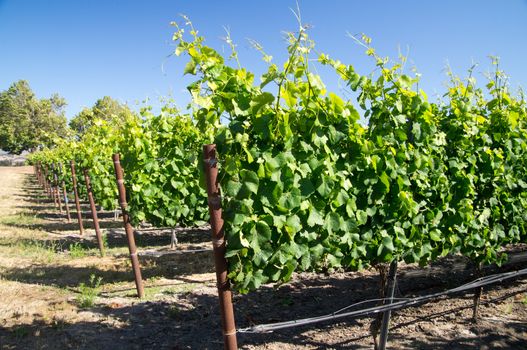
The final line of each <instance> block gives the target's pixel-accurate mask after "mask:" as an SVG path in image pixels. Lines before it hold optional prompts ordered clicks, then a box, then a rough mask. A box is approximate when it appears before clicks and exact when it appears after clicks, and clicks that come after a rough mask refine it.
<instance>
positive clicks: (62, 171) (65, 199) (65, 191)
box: [59, 163, 71, 222]
mask: <svg viewBox="0 0 527 350" xmlns="http://www.w3.org/2000/svg"><path fill="white" fill-rule="evenodd" d="M59 171H60V173H61V174H63V175H64V168H63V167H62V163H59ZM62 191H63V195H64V206H65V207H66V219H67V220H68V222H71V215H70V205H69V203H70V201H69V199H68V191H67V190H66V182H65V181H64V177H63V178H62Z"/></svg>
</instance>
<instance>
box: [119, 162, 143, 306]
mask: <svg viewBox="0 0 527 350" xmlns="http://www.w3.org/2000/svg"><path fill="white" fill-rule="evenodd" d="M112 158H113V165H114V169H115V179H116V181H117V189H118V190H119V204H120V205H121V212H122V215H123V223H124V230H125V232H126V238H127V240H128V251H129V252H130V260H131V261H132V270H133V271H134V278H135V287H136V289H137V296H138V297H139V298H143V297H144V296H145V291H144V288H143V277H142V276H141V266H140V265H139V258H138V257H137V247H136V246H135V238H134V230H133V229H132V224H131V223H130V216H129V215H128V210H127V207H128V203H127V202H126V188H125V187H124V177H123V168H122V167H121V161H120V159H119V154H118V153H115V154H114V155H113V156H112Z"/></svg>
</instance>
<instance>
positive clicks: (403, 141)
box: [32, 27, 527, 292]
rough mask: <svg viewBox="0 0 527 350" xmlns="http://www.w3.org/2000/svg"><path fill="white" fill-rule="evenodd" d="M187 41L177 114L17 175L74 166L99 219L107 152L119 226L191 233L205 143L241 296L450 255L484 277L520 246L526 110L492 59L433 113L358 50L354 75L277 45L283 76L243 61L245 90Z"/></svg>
mask: <svg viewBox="0 0 527 350" xmlns="http://www.w3.org/2000/svg"><path fill="white" fill-rule="evenodd" d="M189 32H190V39H188V38H187V36H186V34H185V33H184V30H183V28H180V27H177V28H176V33H175V34H174V40H175V41H176V43H177V48H176V54H177V55H187V56H188V63H187V65H186V67H185V73H186V74H190V75H193V76H194V77H195V79H194V81H193V82H192V84H190V85H189V86H188V90H189V92H190V95H191V97H192V103H191V106H190V107H191V114H190V115H186V114H183V113H180V112H179V111H178V110H177V109H175V108H174V107H172V106H170V105H167V106H166V107H164V108H163V110H162V111H161V113H160V114H159V115H153V113H152V112H151V111H150V109H149V108H145V109H143V110H142V111H141V117H138V116H134V115H130V116H129V118H125V120H123V122H122V124H115V125H108V124H107V123H106V124H105V122H103V121H100V122H97V123H95V125H94V126H93V127H92V128H91V129H90V130H89V131H88V132H87V133H86V135H85V136H84V137H83V138H82V139H81V140H78V141H77V140H71V141H68V142H63V144H59V145H58V146H57V147H56V148H54V149H52V150H43V151H40V152H37V153H35V154H33V156H32V159H33V161H40V162H42V163H43V164H45V165H50V164H51V163H53V162H62V163H64V164H66V162H67V161H68V160H69V159H75V160H76V162H78V164H80V165H81V167H83V168H89V169H90V172H91V173H92V174H93V190H94V195H95V197H96V199H97V201H98V202H99V203H100V204H101V205H102V206H103V207H105V208H108V209H113V208H115V207H116V204H117V201H116V198H117V197H116V196H117V191H116V188H115V184H114V182H113V180H112V163H111V154H112V153H116V152H119V153H120V154H121V156H122V162H123V165H124V169H125V180H126V183H127V184H128V186H129V199H128V200H129V205H130V208H129V209H130V215H131V219H132V221H133V222H134V223H138V222H141V221H148V222H151V223H153V224H154V225H157V226H169V227H174V226H176V225H194V224H198V223H201V222H203V221H205V220H206V217H207V206H206V192H205V190H204V186H203V181H202V173H201V165H200V157H199V154H200V148H201V145H202V144H205V143H209V142H211V141H214V142H215V143H216V145H217V150H218V157H219V162H220V164H219V165H220V175H219V181H220V185H221V188H222V191H223V193H222V194H223V207H224V219H225V224H224V228H225V234H226V238H227V248H226V249H227V251H226V258H227V259H228V265H229V278H230V280H231V282H232V283H233V285H234V287H235V288H236V289H237V290H239V291H241V292H247V291H249V290H252V289H255V288H258V287H259V286H260V285H261V284H262V283H266V282H285V281H287V280H289V279H290V278H291V275H292V273H293V272H295V271H308V270H323V271H328V270H332V269H336V268H343V269H347V270H357V269H361V268H363V267H366V266H369V265H376V264H379V263H387V262H391V261H393V260H397V261H405V262H409V263H412V262H418V263H420V264H426V263H428V262H430V261H432V260H434V259H436V258H437V257H440V256H445V255H447V254H451V253H461V254H463V255H465V256H467V257H469V258H470V259H472V260H473V261H474V262H476V263H485V264H488V263H494V262H497V263H500V262H502V261H503V260H504V259H505V258H506V257H505V256H504V255H503V254H501V253H500V252H501V249H502V247H504V246H505V245H507V244H514V243H518V242H525V241H526V228H525V221H526V219H527V211H526V209H527V191H526V188H527V181H526V179H525V174H527V128H526V121H527V119H526V106H525V100H524V98H523V96H522V95H520V96H518V97H515V96H512V95H511V93H510V91H509V89H508V87H507V85H506V78H505V77H504V75H503V73H502V72H501V71H500V70H499V66H498V62H497V61H496V60H493V62H492V63H493V65H494V67H495V72H494V76H493V78H492V79H491V80H489V82H488V84H487V85H486V89H485V90H483V89H480V88H478V87H477V86H476V82H475V80H474V78H473V77H472V75H470V76H469V78H468V79H466V80H461V79H459V78H457V77H455V76H454V75H452V74H451V75H449V77H450V86H449V88H448V90H447V92H446V94H445V98H444V99H443V100H442V101H440V102H438V103H432V102H430V101H429V100H428V98H427V96H426V94H425V92H423V91H422V90H420V89H419V88H418V83H419V80H418V75H415V76H410V75H408V74H406V73H405V71H404V59H403V60H402V61H401V62H396V63H391V62H390V61H388V59H386V58H383V57H381V56H379V55H378V54H377V53H376V52H375V50H374V49H373V48H372V47H371V46H370V39H369V38H367V37H362V38H361V39H356V40H357V42H359V43H360V45H362V46H363V47H364V48H365V49H366V53H367V55H369V56H371V57H372V60H373V62H374V64H375V67H376V69H375V71H374V73H372V74H370V75H360V74H359V73H357V72H356V71H355V69H354V67H353V66H352V65H348V64H345V63H342V62H340V61H338V60H335V59H333V58H331V57H329V56H328V55H325V54H320V55H319V56H318V57H316V58H315V57H313V52H314V43H313V42H312V41H311V39H310V38H309V37H308V35H307V33H306V31H305V30H304V29H303V28H301V29H300V31H299V32H298V33H291V34H289V35H288V39H289V45H288V53H289V55H288V58H287V60H286V61H285V62H284V64H283V65H277V64H275V63H273V62H272V58H271V56H269V55H267V54H265V53H264V52H263V49H262V48H261V47H260V46H257V49H259V50H261V51H262V53H263V58H264V60H265V61H266V62H268V69H267V71H266V72H265V73H264V74H262V75H261V76H260V82H259V83H257V82H255V76H254V74H253V73H251V72H250V71H249V70H248V69H246V68H243V67H242V66H241V65H240V63H239V62H237V54H236V52H235V51H233V53H232V55H231V56H230V59H232V60H233V61H234V62H235V64H234V65H233V66H231V65H229V64H228V62H227V59H226V58H224V57H223V56H222V55H221V54H219V53H218V52H217V51H215V50H214V49H212V48H210V47H208V46H205V45H204V39H203V38H202V37H200V36H198V34H197V32H196V31H194V30H193V29H192V28H191V27H190V31H189ZM227 39H228V42H229V43H230V42H231V41H230V38H227ZM233 47H234V46H233ZM236 65H237V66H236ZM317 66H318V69H319V68H320V66H323V67H324V69H326V70H327V69H328V68H329V69H331V70H333V71H334V72H335V74H337V75H338V77H339V78H340V79H341V80H342V81H343V83H344V84H345V85H346V86H347V87H348V88H349V90H350V91H351V96H356V102H354V101H352V100H351V99H346V98H343V97H342V96H339V95H338V94H336V93H333V92H328V91H327V89H326V87H325V85H324V84H323V82H322V81H321V78H320V77H319V76H318V75H317V74H315V73H314V72H316V71H317ZM62 180H64V181H65V182H66V186H69V187H68V188H70V186H71V184H70V183H69V180H68V178H67V177H64V178H61V181H62Z"/></svg>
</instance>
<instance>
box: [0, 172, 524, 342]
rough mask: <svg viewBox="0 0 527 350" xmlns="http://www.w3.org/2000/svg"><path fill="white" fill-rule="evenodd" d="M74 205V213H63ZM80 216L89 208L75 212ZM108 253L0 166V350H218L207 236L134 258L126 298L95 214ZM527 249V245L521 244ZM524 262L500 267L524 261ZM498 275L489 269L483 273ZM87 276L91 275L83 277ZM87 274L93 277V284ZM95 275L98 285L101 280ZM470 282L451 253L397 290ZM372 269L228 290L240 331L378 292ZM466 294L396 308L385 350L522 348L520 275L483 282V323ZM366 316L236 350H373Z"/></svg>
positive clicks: (265, 337)
mask: <svg viewBox="0 0 527 350" xmlns="http://www.w3.org/2000/svg"><path fill="white" fill-rule="evenodd" d="M72 209H73V208H72ZM84 214H85V217H86V218H87V217H88V213H87V212H86V213H84ZM101 216H102V218H103V220H102V222H101V226H102V227H103V228H104V231H105V233H106V235H107V242H108V244H109V249H108V253H107V256H106V257H104V258H101V257H100V256H99V254H98V251H97V249H96V246H95V241H94V239H93V236H94V233H93V231H92V230H90V221H89V220H87V219H86V220H85V223H86V225H87V227H88V233H87V235H86V237H81V236H79V235H78V234H77V227H76V224H75V222H72V223H67V222H66V220H65V219H64V217H63V216H61V215H59V214H58V213H57V211H56V209H55V208H54V205H53V203H52V202H51V201H50V200H49V199H47V198H46V197H45V196H44V195H43V192H42V191H41V190H39V189H38V187H37V186H36V184H35V183H34V182H33V180H32V175H31V168H29V167H22V168H8V167H0V348H1V349H221V348H222V341H221V331H220V326H219V316H218V306H217V297H216V291H215V281H214V274H213V269H212V266H213V265H212V259H211V253H210V251H209V250H208V249H207V248H210V243H209V241H208V233H207V232H206V231H203V230H188V231H181V232H179V233H178V238H179V241H180V242H181V244H180V246H179V248H178V249H179V251H182V252H187V251H188V250H190V249H203V250H205V251H204V252H188V253H178V254H168V255H164V256H161V257H156V256H155V254H154V255H152V254H150V256H151V257H150V258H146V257H144V256H143V258H142V261H141V263H142V266H143V276H144V279H145V286H146V298H145V300H142V301H139V300H138V299H137V298H135V288H134V283H133V278H132V274H131V272H130V264H129V261H128V257H127V248H126V242H125V240H124V235H123V233H122V229H121V223H120V222H116V221H114V220H113V216H112V215H111V213H102V215H101ZM137 242H138V245H139V249H140V251H165V252H166V251H167V247H168V245H169V243H170V236H169V235H167V234H166V232H160V231H156V230H150V231H148V230H144V231H141V234H139V235H138V236H137ZM524 249H525V248H524ZM526 266H527V264H526V263H525V262H523V263H519V264H515V265H510V266H507V267H505V269H509V270H516V269H519V268H524V267H526ZM496 271H497V270H492V269H489V270H488V271H486V272H487V273H493V272H496ZM92 276H93V277H92ZM90 279H91V282H90ZM99 279H100V282H97V281H99ZM472 279H473V276H472V270H471V269H470V268H469V267H467V263H466V262H465V261H463V259H459V258H452V257H451V258H447V259H445V260H443V261H441V262H440V263H438V264H436V265H434V266H433V267H431V268H427V269H420V268H417V267H412V266H403V267H401V274H400V276H399V285H398V289H397V293H396V296H397V297H412V296H417V295H425V294H429V293H433V292H437V291H440V290H444V289H447V288H451V287H454V286H458V285H460V284H462V283H465V282H467V281H470V280H472ZM377 283H378V282H377V275H376V273H375V272H373V271H364V272H360V273H334V274H331V275H320V274H318V275H317V274H302V275H300V276H295V277H294V279H293V281H292V282H291V283H288V284H286V285H283V286H280V287H272V286H265V287H263V288H261V289H260V290H259V291H258V292H255V293H250V294H249V295H235V297H234V304H235V313H236V321H237V325H238V327H240V328H243V327H248V326H251V325H254V324H260V323H268V322H276V321H284V320H290V319H295V318H303V317H311V316H317V315H322V314H327V313H331V312H333V311H335V310H338V309H340V308H342V307H345V306H347V305H350V304H352V303H355V302H358V301H361V300H365V299H370V298H375V297H377V293H378V292H377V288H376V287H377ZM471 307H472V294H471V293H466V294H461V295H457V296H456V297H452V298H443V299H440V300H437V301H434V302H430V303H427V304H425V305H422V306H419V307H415V308H408V309H405V310H400V311H397V312H395V313H394V315H393V319H392V323H391V325H392V326H391V329H390V338H389V340H390V343H389V348H390V349H474V348H476V349H494V348H504V349H505V348H506V349H525V344H527V279H523V280H514V281H508V282H506V283H503V284H500V285H495V286H491V287H487V288H485V292H484V297H483V304H482V305H481V309H480V316H481V317H480V321H479V322H478V323H473V322H471V320H470V317H471V313H472V310H471ZM371 321H372V318H371V317H370V318H368V317H364V318H359V319H345V320H340V321H338V322H333V323H331V322H328V323H325V324H319V325H315V326H304V327H299V328H294V329H288V330H282V331H279V332H275V333H272V334H240V335H239V345H240V347H241V348H245V349H280V350H286V349H372V348H373V343H372V339H371V336H370V335H369V328H370V324H371Z"/></svg>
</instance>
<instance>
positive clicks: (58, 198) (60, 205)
mask: <svg viewBox="0 0 527 350" xmlns="http://www.w3.org/2000/svg"><path fill="white" fill-rule="evenodd" d="M57 172H58V169H55V163H53V180H54V181H55V193H56V197H57V203H58V205H59V212H60V213H61V214H62V200H61V199H60V187H59V177H58V175H57Z"/></svg>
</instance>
